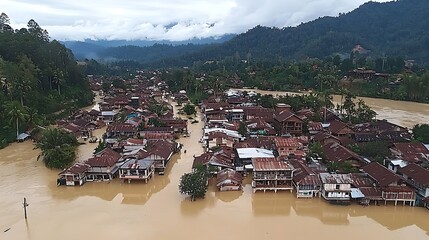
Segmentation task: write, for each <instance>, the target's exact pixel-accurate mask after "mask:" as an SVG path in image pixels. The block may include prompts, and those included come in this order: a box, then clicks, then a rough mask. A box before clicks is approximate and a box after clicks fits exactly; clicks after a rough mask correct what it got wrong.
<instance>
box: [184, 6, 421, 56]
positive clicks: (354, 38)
mask: <svg viewBox="0 0 429 240" xmlns="http://www.w3.org/2000/svg"><path fill="white" fill-rule="evenodd" d="M427 16H429V1H427V0H398V1H393V2H387V3H377V2H368V3H365V4H363V5H362V6H360V7H359V8H357V9H355V10H353V11H352V12H349V13H347V14H340V15H339V16H338V17H323V18H318V19H316V20H314V21H311V22H308V23H304V24H301V25H299V26H297V27H288V28H283V29H278V28H269V27H262V26H257V27H255V28H253V29H250V30H249V31H247V32H246V33H243V34H240V35H238V36H236V37H235V38H233V39H231V40H230V41H228V42H226V43H224V44H222V45H220V46H214V47H209V48H207V49H205V50H204V52H201V53H199V54H192V55H189V56H188V58H189V59H191V60H196V59H200V60H207V58H211V59H217V58H219V57H222V56H233V55H237V54H239V55H240V56H241V57H243V58H244V57H245V56H248V57H249V56H251V57H252V58H253V59H263V60H266V59H274V60H276V59H277V60H282V59H305V58H308V57H310V58H312V57H317V58H322V57H326V56H329V55H332V54H341V53H346V54H350V52H351V50H352V49H353V48H354V47H355V46H356V45H357V44H359V45H361V46H362V47H363V48H365V49H367V50H368V51H369V52H370V53H371V54H372V55H378V56H382V55H392V56H398V55H400V56H403V57H405V58H413V59H415V60H417V61H418V62H421V63H427V61H428V60H429V18H428V17H427Z"/></svg>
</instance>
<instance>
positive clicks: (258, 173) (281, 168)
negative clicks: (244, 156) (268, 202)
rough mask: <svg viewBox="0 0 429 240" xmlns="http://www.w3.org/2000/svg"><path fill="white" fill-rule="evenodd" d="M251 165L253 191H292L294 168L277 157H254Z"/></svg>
mask: <svg viewBox="0 0 429 240" xmlns="http://www.w3.org/2000/svg"><path fill="white" fill-rule="evenodd" d="M252 165H253V181H252V187H253V191H255V192H256V191H258V190H263V191H264V192H265V191H266V190H273V191H275V192H277V190H289V191H291V192H292V190H293V185H292V179H293V173H294V168H293V167H292V166H291V165H290V164H288V163H287V162H285V161H281V160H280V159H278V158H255V159H253V160H252Z"/></svg>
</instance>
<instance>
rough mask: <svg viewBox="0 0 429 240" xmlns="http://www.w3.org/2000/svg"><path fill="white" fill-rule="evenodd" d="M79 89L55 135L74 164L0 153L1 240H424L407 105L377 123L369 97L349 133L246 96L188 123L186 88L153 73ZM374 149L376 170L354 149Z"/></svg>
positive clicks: (425, 175) (421, 183) (218, 98)
mask: <svg viewBox="0 0 429 240" xmlns="http://www.w3.org/2000/svg"><path fill="white" fill-rule="evenodd" d="M91 81H92V82H91V83H92V88H93V90H94V91H95V92H96V93H97V97H96V99H95V102H96V104H95V105H94V106H93V107H91V108H86V109H82V110H80V111H77V112H75V114H73V115H72V116H70V117H68V118H66V119H63V120H60V121H58V122H57V126H56V127H58V128H61V129H64V130H65V131H67V132H69V133H72V134H74V135H75V136H76V137H77V138H78V139H79V141H80V142H81V143H82V144H81V145H80V146H79V147H78V159H77V162H76V163H75V164H74V165H73V166H71V167H69V168H67V169H64V170H63V171H60V172H58V171H55V170H51V169H47V168H46V167H45V166H44V165H43V162H42V161H41V160H39V161H38V155H39V154H40V151H39V150H38V149H34V146H33V143H32V142H31V141H24V142H22V143H14V144H12V145H11V146H9V147H7V148H5V149H2V150H0V156H2V157H1V160H0V196H2V197H1V198H2V201H1V202H0V227H1V229H0V230H2V231H1V233H0V239H59V238H61V239H76V238H79V239H80V238H84V237H85V238H87V237H93V238H96V239H99V238H106V239H114V238H129V239H168V238H177V239H188V238H191V239H193V238H200V237H201V238H202V237H203V238H205V239H219V238H220V237H222V238H224V239H244V238H246V239H280V238H284V237H291V238H296V239H302V238H304V239H307V238H317V239H337V238H339V237H338V236H343V237H351V236H353V237H352V238H353V239H354V238H370V239H373V238H375V237H380V238H389V239H427V238H428V235H429V222H428V221H427V216H428V214H429V210H427V209H426V207H428V206H429V171H428V170H427V169H426V167H427V166H428V161H429V149H428V146H425V145H424V144H422V143H419V142H416V141H413V136H412V134H411V133H410V131H409V127H412V125H413V124H417V123H424V121H426V119H421V118H418V117H417V116H416V117H414V116H412V115H411V111H413V110H412V109H410V108H406V109H404V110H401V111H404V112H403V113H401V114H399V115H394V117H393V118H395V120H396V121H387V120H384V119H383V118H387V117H384V116H383V111H385V112H384V114H388V113H389V112H392V111H391V110H389V109H382V108H379V109H377V106H376V104H377V101H383V100H382V99H369V100H370V101H374V102H373V103H369V105H370V106H372V105H374V106H375V108H374V110H375V111H376V112H377V113H378V112H380V113H381V114H379V115H378V116H377V120H375V121H372V122H366V123H359V124H351V123H349V122H347V121H344V120H343V118H342V116H341V114H340V113H339V112H337V111H335V110H333V109H330V108H323V107H322V108H320V109H318V111H319V112H317V111H314V109H310V108H303V109H300V110H298V111H296V110H294V109H292V107H291V106H290V105H288V104H284V103H278V104H276V105H275V106H274V107H273V108H264V107H261V106H259V105H258V104H257V103H255V101H254V96H257V92H256V91H254V90H249V89H246V90H244V89H243V90H233V89H231V90H229V91H227V92H223V93H214V94H212V95H211V96H210V97H209V98H208V99H206V100H204V101H203V102H201V104H200V105H199V106H198V107H197V108H196V110H197V111H196V112H195V113H192V114H189V115H187V114H185V113H184V111H183V107H184V106H186V104H188V103H189V99H188V96H187V95H186V91H180V92H178V93H172V92H171V91H170V90H169V86H168V85H167V84H166V83H165V82H164V81H163V79H162V74H161V73H160V72H157V71H145V72H139V73H138V74H137V75H136V76H135V77H134V78H133V79H130V80H126V81H124V84H125V85H126V86H128V87H127V88H126V89H122V88H113V87H112V88H110V89H109V90H108V91H101V90H100V89H101V84H102V79H92V80H91ZM334 101H337V102H341V100H339V97H335V98H334ZM366 102H369V101H367V100H366ZM400 103H402V102H397V104H398V105H400ZM403 104H406V103H403ZM382 106H383V108H387V107H388V105H382ZM391 107H392V109H395V107H396V103H393V104H392V106H391ZM421 107H422V108H421V109H419V111H418V112H420V113H422V112H423V113H424V112H425V111H426V112H427V111H429V106H428V105H424V104H421ZM408 110H409V111H410V112H406V111H408ZM392 113H393V114H395V113H394V111H393V112H392ZM315 115H321V116H323V120H320V121H313V119H315V118H314V116H315ZM427 116H428V115H425V114H423V118H425V117H427ZM410 119H412V120H410ZM389 120H390V119H389ZM412 121H415V122H412ZM421 121H423V122H421ZM401 123H405V125H401ZM379 141H381V142H383V143H384V144H385V145H386V146H388V153H387V157H385V158H383V159H381V160H380V159H372V158H371V157H368V156H364V155H362V152H359V151H358V150H357V149H363V148H364V147H365V144H367V143H370V142H379ZM200 165H205V166H208V167H210V169H212V174H213V177H212V178H211V179H210V180H209V182H208V192H207V193H206V196H205V198H204V199H198V200H196V201H194V202H192V201H191V200H190V199H189V197H187V196H184V195H181V194H180V193H179V190H178V185H179V182H180V177H181V176H182V175H183V174H184V173H187V172H191V171H192V169H193V168H195V167H197V166H200ZM24 197H26V198H27V200H28V202H29V204H30V205H29V206H28V215H29V217H28V219H27V220H24V219H23V213H22V212H23V210H22V203H21V202H22V199H23V198H24ZM310 229H311V230H310ZM363 229H364V231H363Z"/></svg>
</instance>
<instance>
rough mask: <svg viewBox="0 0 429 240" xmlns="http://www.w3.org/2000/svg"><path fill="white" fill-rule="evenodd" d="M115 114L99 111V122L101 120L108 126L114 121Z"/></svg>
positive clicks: (113, 112)
mask: <svg viewBox="0 0 429 240" xmlns="http://www.w3.org/2000/svg"><path fill="white" fill-rule="evenodd" d="M116 114H117V113H116V112H115V111H103V110H102V111H101V120H103V122H104V123H105V124H110V123H112V122H113V121H114V120H115V116H116Z"/></svg>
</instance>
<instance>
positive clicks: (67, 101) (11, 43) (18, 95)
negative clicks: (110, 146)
mask: <svg viewBox="0 0 429 240" xmlns="http://www.w3.org/2000/svg"><path fill="white" fill-rule="evenodd" d="M0 80H1V82H0V102H1V103H2V104H1V105H0V125H1V126H2V127H1V128H0V145H4V144H5V143H6V142H8V141H11V140H13V139H14V138H15V137H16V134H17V132H21V131H23V130H27V129H30V128H32V127H34V126H35V125H37V124H48V123H49V121H51V120H52V119H54V116H52V113H54V112H57V113H58V112H65V111H67V110H71V109H74V108H77V107H80V106H84V105H87V104H88V103H90V102H91V101H92V93H91V91H90V90H89V84H88V82H87V81H86V80H85V78H84V76H83V73H82V69H81V68H80V67H79V66H78V65H77V64H76V61H75V59H74V57H73V55H72V53H71V52H70V51H69V50H68V49H66V48H65V47H64V46H63V45H62V44H60V43H59V42H58V41H55V40H53V41H50V39H49V35H48V32H47V31H46V30H44V29H42V28H41V27H40V26H39V25H38V24H37V22H35V21H34V20H30V21H29V22H28V26H27V28H21V29H16V30H15V29H13V28H12V27H10V25H9V18H8V16H7V15H6V14H4V13H2V14H1V16H0Z"/></svg>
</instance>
